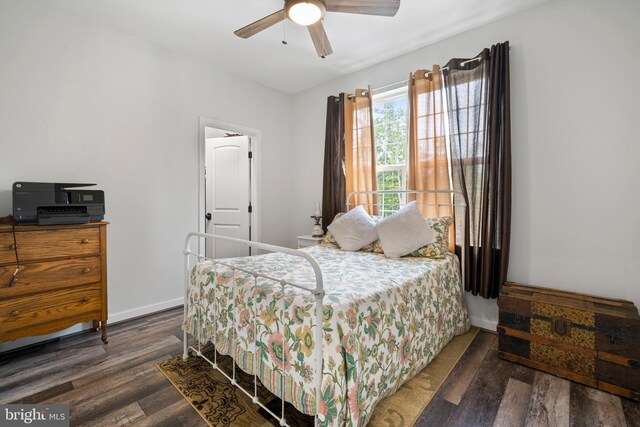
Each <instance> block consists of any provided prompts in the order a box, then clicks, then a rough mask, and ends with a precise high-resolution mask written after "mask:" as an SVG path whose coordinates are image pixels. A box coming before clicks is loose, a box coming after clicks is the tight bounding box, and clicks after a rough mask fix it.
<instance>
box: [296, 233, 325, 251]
mask: <svg viewBox="0 0 640 427" xmlns="http://www.w3.org/2000/svg"><path fill="white" fill-rule="evenodd" d="M323 239H324V237H313V236H312V235H310V234H307V235H306V236H298V249H300V248H306V247H308V246H315V245H319V244H320V243H322V240H323Z"/></svg>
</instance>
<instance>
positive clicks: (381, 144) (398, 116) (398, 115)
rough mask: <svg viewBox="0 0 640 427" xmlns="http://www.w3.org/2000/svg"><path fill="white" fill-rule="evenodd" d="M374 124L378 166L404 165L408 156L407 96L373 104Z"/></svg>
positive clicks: (385, 98)
mask: <svg viewBox="0 0 640 427" xmlns="http://www.w3.org/2000/svg"><path fill="white" fill-rule="evenodd" d="M395 92H397V91H395ZM373 123H374V133H375V135H374V138H375V146H376V161H377V164H378V165H380V166H386V165H404V164H405V162H406V156H407V96H406V94H404V92H400V93H399V94H398V93H395V94H394V95H393V96H391V95H390V96H389V97H385V96H384V95H383V96H381V97H378V98H377V99H376V100H375V101H374V104H373Z"/></svg>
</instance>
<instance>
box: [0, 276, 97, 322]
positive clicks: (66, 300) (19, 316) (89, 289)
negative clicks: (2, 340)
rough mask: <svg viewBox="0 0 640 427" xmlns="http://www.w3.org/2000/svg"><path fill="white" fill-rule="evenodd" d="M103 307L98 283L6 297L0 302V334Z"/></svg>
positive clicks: (94, 310) (95, 310)
mask: <svg viewBox="0 0 640 427" xmlns="http://www.w3.org/2000/svg"><path fill="white" fill-rule="evenodd" d="M100 307H101V291H100V285H99V284H96V285H86V286H78V287H76V288H68V289H60V290H57V291H51V292H48V293H47V294H34V295H25V296H23V297H20V298H9V299H4V298H3V299H0V333H8V332H10V331H12V330H16V329H21V328H25V327H30V326H33V325H36V324H42V323H46V322H52V321H58V320H60V319H65V318H72V317H75V316H80V315H82V314H85V313H93V312H98V311H99V310H100Z"/></svg>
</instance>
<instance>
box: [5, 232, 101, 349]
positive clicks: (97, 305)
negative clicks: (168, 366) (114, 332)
mask: <svg viewBox="0 0 640 427" xmlns="http://www.w3.org/2000/svg"><path fill="white" fill-rule="evenodd" d="M107 224H108V223H107V222H93V223H88V224H74V225H49V226H38V225H29V226H25V225H19V226H16V227H15V241H16V243H17V252H18V259H19V261H20V264H19V272H18V274H17V275H16V279H15V281H14V282H13V285H11V286H9V283H10V280H11V277H12V276H13V273H14V271H15V270H16V266H17V264H16V251H15V248H16V246H15V245H14V234H13V227H12V226H11V225H8V224H0V342H2V341H13V340H16V339H18V338H22V337H25V336H31V335H44V334H49V333H52V332H55V331H59V330H62V329H65V328H68V327H70V326H72V325H74V324H76V323H80V322H88V321H93V328H94V331H97V330H98V328H100V327H101V328H102V341H103V342H104V343H105V344H106V343H107Z"/></svg>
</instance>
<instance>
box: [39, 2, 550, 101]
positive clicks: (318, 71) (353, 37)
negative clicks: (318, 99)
mask: <svg viewBox="0 0 640 427" xmlns="http://www.w3.org/2000/svg"><path fill="white" fill-rule="evenodd" d="M45 1H47V2H49V3H51V4H52V5H55V6H58V7H61V8H63V9H66V10H68V11H70V12H72V13H74V14H76V15H79V16H83V17H88V18H90V19H95V20H98V21H100V22H102V23H103V24H105V25H107V26H110V27H113V28H115V29H118V30H120V31H123V32H125V33H128V34H131V35H133V36H137V37H140V38H143V39H146V40H149V41H151V42H153V43H156V44H158V45H161V46H165V47H168V48H170V49H173V50H177V51H180V52H184V53H185V54H187V55H190V56H195V57H198V58H201V59H204V60H207V61H210V62H215V63H216V64H218V65H219V64H221V63H222V64H224V66H225V68H226V69H227V70H229V71H231V72H234V73H237V74H238V75H241V76H243V77H245V78H247V79H249V80H252V81H255V82H258V83H262V84H264V85H266V86H269V87H272V88H275V89H278V90H280V91H283V92H286V93H296V92H299V91H302V90H304V89H307V88H310V87H313V86H317V85H318V84H321V83H323V82H326V81H329V80H332V79H335V78H337V77H339V76H341V75H344V74H347V73H350V72H353V71H357V70H360V69H363V68H366V67H368V66H370V65H373V64H375V63H378V62H381V61H384V60H386V59H390V58H392V57H395V56H398V55H401V54H403V53H406V52H409V51H411V50H414V49H417V48H419V47H422V46H426V45H428V44H430V43H434V42H436V41H438V40H442V39H443V38H446V37H449V36H452V35H454V34H458V33H461V32H463V31H466V30H469V29H471V28H474V27H477V26H479V25H482V24H484V23H487V22H490V21H492V20H495V19H498V18H500V17H503V16H507V15H510V14H513V13H516V12H519V11H521V10H524V9H527V8H529V7H532V6H535V5H538V4H540V3H544V2H546V1H548V0H402V2H401V5H400V10H399V11H398V14H397V15H396V16H395V17H393V18H388V17H377V16H364V15H351V14H341V13H327V15H326V17H325V22H324V25H325V28H326V31H327V34H328V36H329V40H330V41H331V44H332V46H333V50H334V53H333V55H331V56H328V57H327V58H325V59H322V58H319V57H318V56H317V55H316V52H315V49H314V47H313V44H312V42H311V39H310V38H309V34H308V32H307V29H306V28H305V27H300V26H298V25H296V24H294V23H292V22H290V21H286V24H283V23H280V24H278V25H275V26H273V27H271V28H269V29H267V30H265V31H263V32H261V33H259V34H257V35H255V36H253V37H251V38H249V39H246V40H245V39H241V38H239V37H237V36H235V35H234V34H233V31H235V30H237V29H238V28H240V27H243V26H244V25H247V24H249V23H251V22H253V21H255V20H257V19H259V18H261V17H263V16H265V15H268V14H270V13H272V12H275V11H277V10H279V9H281V8H282V6H283V4H284V2H283V0H225V1H223V0H90V1H89V0H45ZM285 25H286V39H287V42H288V44H287V45H286V46H285V45H283V44H282V43H281V41H282V39H283V32H284V30H285Z"/></svg>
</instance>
